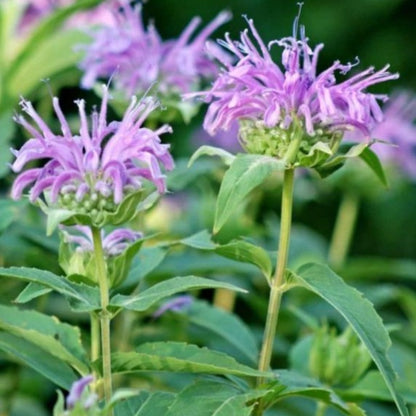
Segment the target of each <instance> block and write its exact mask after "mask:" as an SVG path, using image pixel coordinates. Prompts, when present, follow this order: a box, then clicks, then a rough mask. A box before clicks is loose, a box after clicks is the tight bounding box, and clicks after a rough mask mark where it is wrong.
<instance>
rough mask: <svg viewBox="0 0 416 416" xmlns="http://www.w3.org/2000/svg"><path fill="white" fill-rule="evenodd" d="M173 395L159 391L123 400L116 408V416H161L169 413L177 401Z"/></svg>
mask: <svg viewBox="0 0 416 416" xmlns="http://www.w3.org/2000/svg"><path fill="white" fill-rule="evenodd" d="M175 397H176V396H175V395H174V394H173V393H167V392H164V391H163V392H162V391H157V392H154V393H149V392H147V391H141V392H140V394H138V395H136V396H134V397H131V398H128V399H127V400H123V401H122V402H120V403H118V404H116V406H115V408H114V415H115V416H161V415H166V414H167V413H168V409H169V406H170V405H171V404H172V403H173V401H174V400H175Z"/></svg>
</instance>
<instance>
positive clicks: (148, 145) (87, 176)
mask: <svg viewBox="0 0 416 416" xmlns="http://www.w3.org/2000/svg"><path fill="white" fill-rule="evenodd" d="M107 102H108V89H107V87H105V86H104V87H103V99H102V103H101V108H100V110H99V111H95V110H94V112H93V113H92V115H91V123H90V125H89V123H88V118H87V115H86V111H85V102H84V101H83V100H79V101H77V105H78V109H79V117H80V129H79V133H78V134H72V133H71V130H70V127H69V124H68V122H67V120H66V118H65V116H64V114H63V112H62V110H61V107H60V105H59V102H58V99H57V98H56V97H55V98H53V107H54V110H55V114H56V116H57V118H58V120H59V122H60V125H61V134H56V133H54V132H53V131H52V130H51V129H50V128H49V127H48V126H47V124H46V123H45V122H44V121H43V120H42V118H41V117H40V116H39V114H38V113H37V112H36V111H35V109H34V108H33V106H32V104H31V103H30V102H28V101H26V100H23V99H22V101H21V106H22V109H23V111H24V112H25V113H26V114H27V115H28V116H29V117H30V118H31V119H32V121H33V122H34V125H33V124H31V123H29V122H28V121H27V120H26V118H25V117H24V116H22V115H19V116H16V117H15V121H16V122H18V123H19V124H21V125H22V126H23V127H24V128H25V129H26V130H27V131H28V133H29V134H30V136H31V138H30V139H29V140H28V141H27V142H26V143H25V144H24V145H23V146H22V148H21V149H20V150H14V151H13V153H14V155H15V156H16V159H15V161H14V163H13V164H12V169H13V171H15V172H21V171H22V170H23V169H24V168H25V166H26V165H27V164H28V163H29V162H32V161H38V160H45V161H46V163H45V165H44V166H43V167H32V168H30V169H28V170H26V171H24V172H22V173H20V174H19V175H18V177H17V178H16V180H15V182H14V183H13V187H12V198H14V199H18V198H20V197H21V196H22V193H23V191H24V190H25V189H26V188H27V187H30V192H29V197H30V200H31V201H35V200H36V199H37V198H39V197H40V196H41V194H42V193H43V192H47V199H48V201H50V202H51V203H56V202H58V200H61V199H62V201H67V200H70V201H72V202H71V203H74V204H75V205H76V204H77V203H81V202H82V201H84V202H85V204H86V207H87V205H88V206H89V207H91V206H94V207H95V206H96V205H97V204H98V205H97V208H104V205H106V204H107V205H108V204H109V205H111V207H110V208H111V209H112V210H114V205H117V204H119V203H121V201H122V200H123V198H124V197H125V196H126V195H127V194H129V193H130V192H133V191H136V190H138V189H141V188H142V186H143V181H144V180H148V181H151V182H153V183H154V184H155V186H156V187H157V189H158V191H159V192H160V193H163V192H165V191H166V183H165V176H164V174H163V173H162V170H161V166H162V167H163V168H165V169H166V170H170V169H172V168H173V159H172V157H171V155H170V153H169V145H167V144H162V143H161V140H160V137H159V136H160V135H161V134H163V133H167V132H171V127H170V126H168V125H163V126H162V127H160V128H158V129H157V130H151V129H149V128H146V127H143V123H144V121H145V119H146V117H147V116H148V115H149V113H151V112H152V111H153V110H154V109H156V108H157V107H158V103H157V102H156V101H155V100H154V99H152V98H151V97H147V98H144V99H142V100H139V101H138V100H137V99H136V98H135V97H133V98H132V100H131V103H130V105H129V107H128V108H127V110H126V112H125V114H124V117H123V118H122V120H121V121H113V122H111V123H107V120H106V118H107ZM101 205H102V206H101ZM87 208H88V207H87ZM111 209H110V210H111Z"/></svg>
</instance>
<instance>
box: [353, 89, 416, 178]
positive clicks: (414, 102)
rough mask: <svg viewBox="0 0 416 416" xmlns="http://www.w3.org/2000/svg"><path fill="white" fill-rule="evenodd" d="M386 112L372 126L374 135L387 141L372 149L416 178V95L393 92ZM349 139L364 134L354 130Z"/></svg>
mask: <svg viewBox="0 0 416 416" xmlns="http://www.w3.org/2000/svg"><path fill="white" fill-rule="evenodd" d="M383 112H384V119H383V121H382V122H381V123H379V124H377V125H376V126H375V127H374V128H373V130H372V131H371V136H372V137H374V138H376V139H380V140H383V141H386V142H387V144H383V143H375V144H374V145H373V149H374V150H375V151H376V153H377V155H378V156H379V157H380V158H381V159H382V160H384V161H385V162H388V163H392V164H394V165H396V166H397V167H398V168H399V169H400V170H401V171H403V172H404V173H405V174H406V175H408V176H409V177H411V178H413V179H416V124H415V123H416V95H414V94H412V93H411V92H405V91H401V92H396V93H394V94H393V95H392V97H391V98H390V100H389V101H388V102H387V103H386V104H385V105H384V107H383ZM348 138H351V139H353V140H356V139H362V135H360V132H351V133H350V134H349V135H348ZM389 144H391V145H389Z"/></svg>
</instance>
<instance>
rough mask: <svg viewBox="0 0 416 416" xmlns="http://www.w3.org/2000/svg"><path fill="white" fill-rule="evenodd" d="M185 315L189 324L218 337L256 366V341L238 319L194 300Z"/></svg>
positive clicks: (205, 303)
mask: <svg viewBox="0 0 416 416" xmlns="http://www.w3.org/2000/svg"><path fill="white" fill-rule="evenodd" d="M185 313H186V316H187V317H188V319H189V321H190V322H191V323H193V324H194V325H197V326H199V327H201V328H204V329H208V330H209V331H211V332H213V333H214V334H216V335H218V336H219V337H221V338H222V339H224V340H225V341H227V343H228V344H229V345H231V346H232V347H233V348H234V349H235V350H236V351H238V352H239V353H240V354H241V355H242V356H243V357H244V358H246V359H248V360H249V362H250V363H251V364H253V365H256V362H257V358H258V348H257V342H256V339H255V338H254V335H253V334H252V332H251V331H250V329H249V328H248V327H247V326H246V325H245V324H244V322H243V321H241V320H240V318H238V317H237V316H235V315H233V314H231V313H229V312H226V311H224V310H222V309H219V308H216V307H214V306H211V305H210V304H208V303H207V302H202V301H198V300H194V302H192V305H191V306H190V307H189V308H188V309H187V310H186V312H185Z"/></svg>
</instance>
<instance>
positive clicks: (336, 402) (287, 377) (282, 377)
mask: <svg viewBox="0 0 416 416" xmlns="http://www.w3.org/2000/svg"><path fill="white" fill-rule="evenodd" d="M274 373H275V375H276V377H277V380H278V381H277V382H273V383H271V384H269V385H267V384H266V385H265V386H263V387H261V388H262V389H263V390H264V392H263V396H264V398H263V403H264V404H265V406H266V407H270V406H272V405H273V404H274V403H276V402H277V401H279V400H283V399H286V398H289V397H294V396H296V397H298V396H300V397H306V398H311V399H315V400H320V401H323V402H325V403H327V404H329V405H331V406H334V407H335V408H337V409H338V410H341V411H342V412H343V413H347V409H348V406H347V404H346V403H345V402H344V401H343V400H342V399H341V398H340V397H339V396H338V395H337V394H336V393H335V392H334V391H333V390H332V389H331V388H330V387H327V386H324V385H323V384H321V383H320V382H319V381H317V380H315V379H313V378H310V377H305V376H303V375H301V374H299V373H297V372H295V371H290V370H277V371H274Z"/></svg>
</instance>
